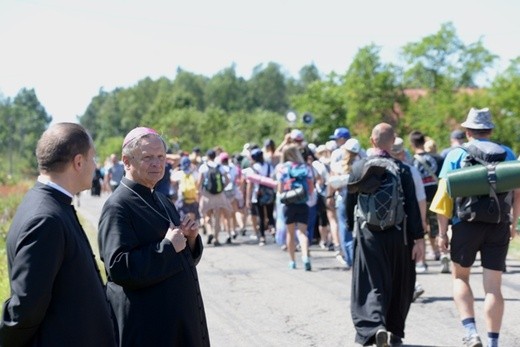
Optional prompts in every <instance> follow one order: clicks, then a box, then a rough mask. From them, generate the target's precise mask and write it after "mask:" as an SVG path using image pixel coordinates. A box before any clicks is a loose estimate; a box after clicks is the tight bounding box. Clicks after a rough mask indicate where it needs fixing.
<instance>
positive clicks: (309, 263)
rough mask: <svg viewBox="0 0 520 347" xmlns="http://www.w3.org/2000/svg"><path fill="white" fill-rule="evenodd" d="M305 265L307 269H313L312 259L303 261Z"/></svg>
mask: <svg viewBox="0 0 520 347" xmlns="http://www.w3.org/2000/svg"><path fill="white" fill-rule="evenodd" d="M303 267H304V268H305V271H311V269H312V267H311V262H310V261H308V260H307V261H306V262H304V263H303Z"/></svg>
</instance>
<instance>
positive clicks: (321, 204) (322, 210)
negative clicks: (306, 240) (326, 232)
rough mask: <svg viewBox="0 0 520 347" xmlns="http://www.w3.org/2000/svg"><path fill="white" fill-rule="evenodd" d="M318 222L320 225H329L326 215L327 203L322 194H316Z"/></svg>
mask: <svg viewBox="0 0 520 347" xmlns="http://www.w3.org/2000/svg"><path fill="white" fill-rule="evenodd" d="M317 204H318V210H317V213H318V223H319V226H321V227H326V226H327V225H329V218H328V217H327V205H326V200H325V197H324V196H323V195H318V202H317Z"/></svg>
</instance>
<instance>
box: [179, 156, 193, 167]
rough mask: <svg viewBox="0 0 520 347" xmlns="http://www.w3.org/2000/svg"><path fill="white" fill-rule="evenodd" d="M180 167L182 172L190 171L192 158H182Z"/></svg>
mask: <svg viewBox="0 0 520 347" xmlns="http://www.w3.org/2000/svg"><path fill="white" fill-rule="evenodd" d="M180 165H181V170H183V171H185V170H188V169H189V168H190V165H191V160H190V158H189V157H186V156H184V157H182V158H181V162H180Z"/></svg>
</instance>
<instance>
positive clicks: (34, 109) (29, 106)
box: [0, 88, 52, 174]
mask: <svg viewBox="0 0 520 347" xmlns="http://www.w3.org/2000/svg"><path fill="white" fill-rule="evenodd" d="M0 116H1V117H2V120H3V122H2V123H3V126H2V130H0V131H1V132H2V137H3V140H2V142H3V143H4V144H6V146H5V147H3V150H2V154H3V155H4V157H5V158H7V163H8V171H9V174H14V173H16V172H18V173H20V172H21V171H22V170H23V172H21V173H24V174H30V173H32V174H34V173H36V172H37V167H36V157H35V153H34V149H35V148H36V143H37V142H38V139H39V138H40V136H41V134H42V133H43V132H44V131H45V129H46V128H47V126H48V125H49V123H50V122H51V120H52V117H51V116H50V115H48V114H47V112H46V110H45V108H44V107H43V105H42V104H41V103H40V101H39V100H38V97H37V96H36V93H35V91H34V89H25V88H23V89H21V90H20V91H19V92H18V94H17V95H16V96H15V97H14V99H13V100H12V102H7V103H6V104H4V106H3V107H2V110H1V112H0ZM15 171H16V172H15Z"/></svg>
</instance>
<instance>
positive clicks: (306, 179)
mask: <svg viewBox="0 0 520 347" xmlns="http://www.w3.org/2000/svg"><path fill="white" fill-rule="evenodd" d="M282 153H283V155H282V163H283V164H282V166H281V167H280V170H279V171H278V193H279V194H280V201H281V203H283V204H284V205H285V206H284V209H283V213H284V217H285V225H286V229H287V236H286V244H287V251H288V253H289V257H290V262H289V268H290V269H296V254H295V252H296V232H297V233H298V241H299V242H300V246H301V252H302V262H303V266H304V269H305V271H311V261H310V258H309V238H308V237H307V222H308V220H309V206H308V205H307V200H308V198H309V195H310V194H311V193H312V190H311V189H313V187H312V174H311V172H310V170H309V168H308V165H307V164H306V162H305V160H304V159H303V156H302V154H301V151H300V148H299V146H298V145H296V144H290V145H287V146H285V148H284V149H283V152H282Z"/></svg>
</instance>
